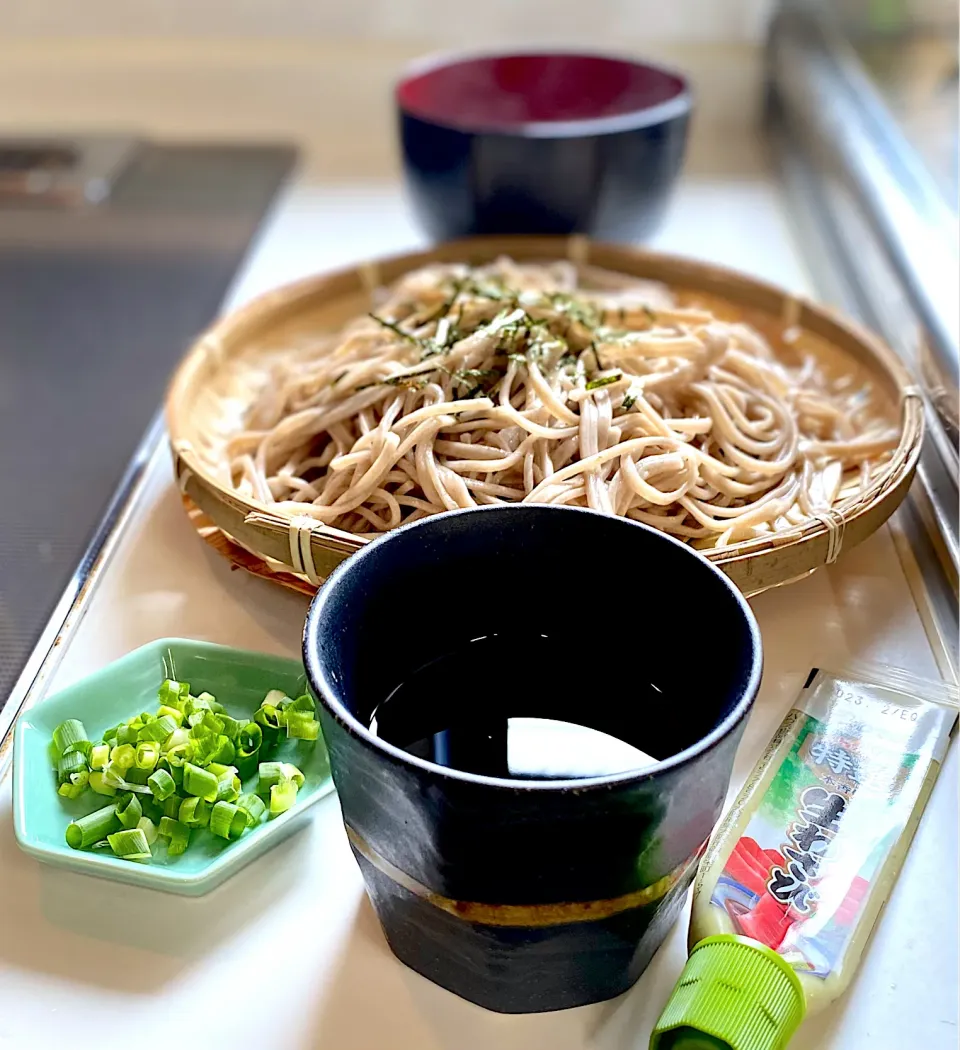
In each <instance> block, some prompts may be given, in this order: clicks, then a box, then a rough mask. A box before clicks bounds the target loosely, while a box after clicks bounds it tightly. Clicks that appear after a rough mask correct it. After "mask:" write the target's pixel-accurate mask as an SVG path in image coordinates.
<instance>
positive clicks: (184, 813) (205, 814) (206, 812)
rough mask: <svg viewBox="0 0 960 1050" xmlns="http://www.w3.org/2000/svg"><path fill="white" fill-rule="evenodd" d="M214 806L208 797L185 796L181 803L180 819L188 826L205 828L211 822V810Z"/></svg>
mask: <svg viewBox="0 0 960 1050" xmlns="http://www.w3.org/2000/svg"><path fill="white" fill-rule="evenodd" d="M211 809H212V806H211V805H210V803H209V802H207V801H206V799H202V798H197V797H196V796H193V797H191V798H185V799H184V800H183V802H181V803H180V813H179V819H180V823H181V824H186V825H187V827H188V828H205V827H206V826H207V824H209V823H210V810H211Z"/></svg>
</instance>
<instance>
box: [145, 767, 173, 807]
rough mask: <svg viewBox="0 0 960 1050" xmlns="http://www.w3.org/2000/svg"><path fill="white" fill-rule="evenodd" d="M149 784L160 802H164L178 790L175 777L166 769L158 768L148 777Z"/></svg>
mask: <svg viewBox="0 0 960 1050" xmlns="http://www.w3.org/2000/svg"><path fill="white" fill-rule="evenodd" d="M147 786H148V787H149V788H150V790H151V791H152V792H153V797H154V798H155V799H156V800H157V801H158V802H163V800H164V799H165V798H169V797H170V796H171V795H172V794H174V792H175V791H176V790H177V785H176V784H175V783H174V781H173V777H172V776H170V774H169V773H168V772H167V770H165V769H157V770H155V771H154V772H153V773H151V774H150V776H149V777H147Z"/></svg>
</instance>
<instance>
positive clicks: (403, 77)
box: [393, 47, 693, 139]
mask: <svg viewBox="0 0 960 1050" xmlns="http://www.w3.org/2000/svg"><path fill="white" fill-rule="evenodd" d="M541 56H545V57H554V58H594V59H603V60H607V61H611V62H623V63H626V64H627V65H630V66H634V67H635V68H638V69H649V70H653V71H654V72H656V73H661V74H663V75H664V76H667V77H672V78H674V79H675V80H677V81H679V82H680V90H679V91H678V92H677V94H676V95H674V96H672V97H671V98H668V99H665V100H664V101H663V102H658V103H656V105H653V106H643V107H640V108H637V109H631V110H629V111H627V112H626V113H617V114H615V115H613V116H609V117H584V118H581V119H578V120H546V121H528V122H526V123H514V124H497V123H496V122H490V123H481V122H477V123H473V122H460V121H457V120H444V119H442V118H439V117H436V116H433V115H430V114H428V113H424V112H419V111H418V110H417V109H416V108H415V107H411V106H407V105H406V104H405V103H404V102H403V100H402V98H401V95H402V92H403V90H404V88H405V87H406V86H407V85H408V84H409V83H410V82H411V81H413V80H416V79H417V78H419V77H422V76H424V75H426V74H428V73H433V72H436V71H437V70H440V69H445V68H450V67H453V66H458V65H465V64H467V63H469V62H477V61H482V60H484V59H493V58H523V57H531V58H533V57H541ZM393 98H394V102H395V104H396V107H397V109H398V111H399V112H400V113H401V114H403V115H404V116H407V117H412V118H413V119H415V120H419V121H422V122H423V123H425V124H429V125H432V126H434V127H438V128H444V129H446V130H448V131H456V132H459V133H460V134H462V135H501V136H503V137H504V138H518V137H523V138H545V139H548V138H579V137H589V136H593V135H613V134H617V133H618V132H625V131H639V130H641V129H642V128H647V127H651V126H653V125H655V124H663V123H666V122H667V121H669V120H673V119H675V118H676V117H681V116H684V115H686V114H689V113H690V111H691V109H692V108H693V90H692V88H691V85H690V80H689V78H688V77H687V76H686V74H684V73H682V72H681V71H680V70H679V69H676V68H675V67H673V66H670V65H665V64H663V63H660V62H648V61H647V60H646V59H639V58H637V57H636V56H634V55H628V54H626V53H622V52H616V51H607V50H604V49H582V50H581V49H580V48H563V47H529V48H523V49H522V50H517V49H516V48H478V49H477V50H470V49H462V50H460V49H447V50H443V51H434V52H431V53H430V54H427V55H423V56H422V57H420V58H416V59H414V60H413V61H412V62H409V63H408V64H407V65H406V66H404V67H403V69H402V71H401V73H400V76H399V77H398V78H397V79H396V81H395V82H394V87H393Z"/></svg>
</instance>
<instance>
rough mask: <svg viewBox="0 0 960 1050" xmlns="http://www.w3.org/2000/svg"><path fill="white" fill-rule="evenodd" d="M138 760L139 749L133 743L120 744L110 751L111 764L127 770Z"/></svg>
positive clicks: (120, 769)
mask: <svg viewBox="0 0 960 1050" xmlns="http://www.w3.org/2000/svg"><path fill="white" fill-rule="evenodd" d="M136 761H137V749H136V748H135V747H134V746H133V745H132V744H118V745H117V746H116V747H115V748H114V749H113V750H112V751H111V752H110V765H111V766H113V767H114V768H116V769H117V770H119V771H121V772H125V771H126V770H128V769H129V768H130V767H131V766H132V765H134V764H135V763H136Z"/></svg>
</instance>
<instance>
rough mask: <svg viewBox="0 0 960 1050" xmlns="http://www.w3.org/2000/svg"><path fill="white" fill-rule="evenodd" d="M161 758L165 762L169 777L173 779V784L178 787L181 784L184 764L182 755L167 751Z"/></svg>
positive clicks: (184, 760)
mask: <svg viewBox="0 0 960 1050" xmlns="http://www.w3.org/2000/svg"><path fill="white" fill-rule="evenodd" d="M163 757H164V759H165V760H166V763H167V769H168V770H169V772H170V776H172V777H173V782H174V784H176V785H177V787H180V786H181V785H182V784H183V767H184V765H185V763H186V759H185V758H184V757H183V755H182V754H178V753H176V752H173V751H168V752H167V753H166V755H164V756H163Z"/></svg>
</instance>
